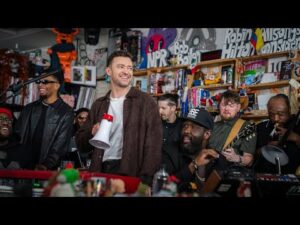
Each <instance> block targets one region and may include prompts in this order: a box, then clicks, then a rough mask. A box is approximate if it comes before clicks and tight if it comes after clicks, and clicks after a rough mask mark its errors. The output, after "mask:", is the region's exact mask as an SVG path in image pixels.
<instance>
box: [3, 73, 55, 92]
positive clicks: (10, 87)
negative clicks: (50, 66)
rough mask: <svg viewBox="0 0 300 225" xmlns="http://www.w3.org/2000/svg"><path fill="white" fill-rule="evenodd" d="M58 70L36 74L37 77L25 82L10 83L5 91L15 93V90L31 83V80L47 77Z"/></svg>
mask: <svg viewBox="0 0 300 225" xmlns="http://www.w3.org/2000/svg"><path fill="white" fill-rule="evenodd" d="M58 72H60V70H54V71H52V72H49V73H45V74H42V75H40V76H38V77H35V78H32V79H30V80H27V81H25V82H21V83H17V84H13V85H10V86H9V88H8V90H7V91H12V92H13V93H17V92H18V91H19V90H20V89H22V88H23V87H24V86H25V85H27V84H30V83H33V82H35V81H37V80H41V79H43V78H45V77H49V76H51V75H53V74H56V73H58Z"/></svg>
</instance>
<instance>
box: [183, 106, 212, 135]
mask: <svg viewBox="0 0 300 225" xmlns="http://www.w3.org/2000/svg"><path fill="white" fill-rule="evenodd" d="M181 119H182V120H183V121H185V120H189V121H192V122H194V123H196V124H198V125H200V126H203V127H205V128H207V129H209V130H212V129H213V128H214V120H213V117H212V116H211V115H210V114H209V112H207V111H206V110H205V109H203V108H194V109H191V110H190V111H189V113H188V115H187V116H185V117H182V118H181Z"/></svg>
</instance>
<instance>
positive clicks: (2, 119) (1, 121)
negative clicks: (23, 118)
mask: <svg viewBox="0 0 300 225" xmlns="http://www.w3.org/2000/svg"><path fill="white" fill-rule="evenodd" d="M12 121H13V120H12V119H9V118H7V117H3V116H0V123H4V122H6V123H7V124H9V125H11V124H12Z"/></svg>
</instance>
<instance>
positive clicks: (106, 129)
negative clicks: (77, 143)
mask: <svg viewBox="0 0 300 225" xmlns="http://www.w3.org/2000/svg"><path fill="white" fill-rule="evenodd" d="M112 122H113V116H112V115H109V114H107V113H104V114H103V118H102V120H101V123H100V125H99V124H95V125H94V126H93V129H92V134H93V135H94V134H95V135H94V137H93V138H92V139H90V140H89V143H90V144H91V145H93V146H94V147H96V148H101V149H104V150H106V149H108V148H110V143H109V135H110V130H111V125H112Z"/></svg>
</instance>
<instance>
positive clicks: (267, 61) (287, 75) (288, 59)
mask: <svg viewBox="0 0 300 225" xmlns="http://www.w3.org/2000/svg"><path fill="white" fill-rule="evenodd" d="M298 57H299V56H298V52H287V51H286V52H278V53H272V54H265V55H256V56H251V57H246V58H240V59H239V60H240V65H242V66H241V68H240V74H239V75H238V77H239V79H238V84H239V85H238V88H242V87H243V88H244V87H247V88H249V89H253V90H255V89H268V88H275V87H283V86H286V85H288V84H289V80H290V79H291V78H294V79H298V78H299V77H298V76H299V75H298V74H297V72H298V62H297V61H298V60H299V58H298Z"/></svg>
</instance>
